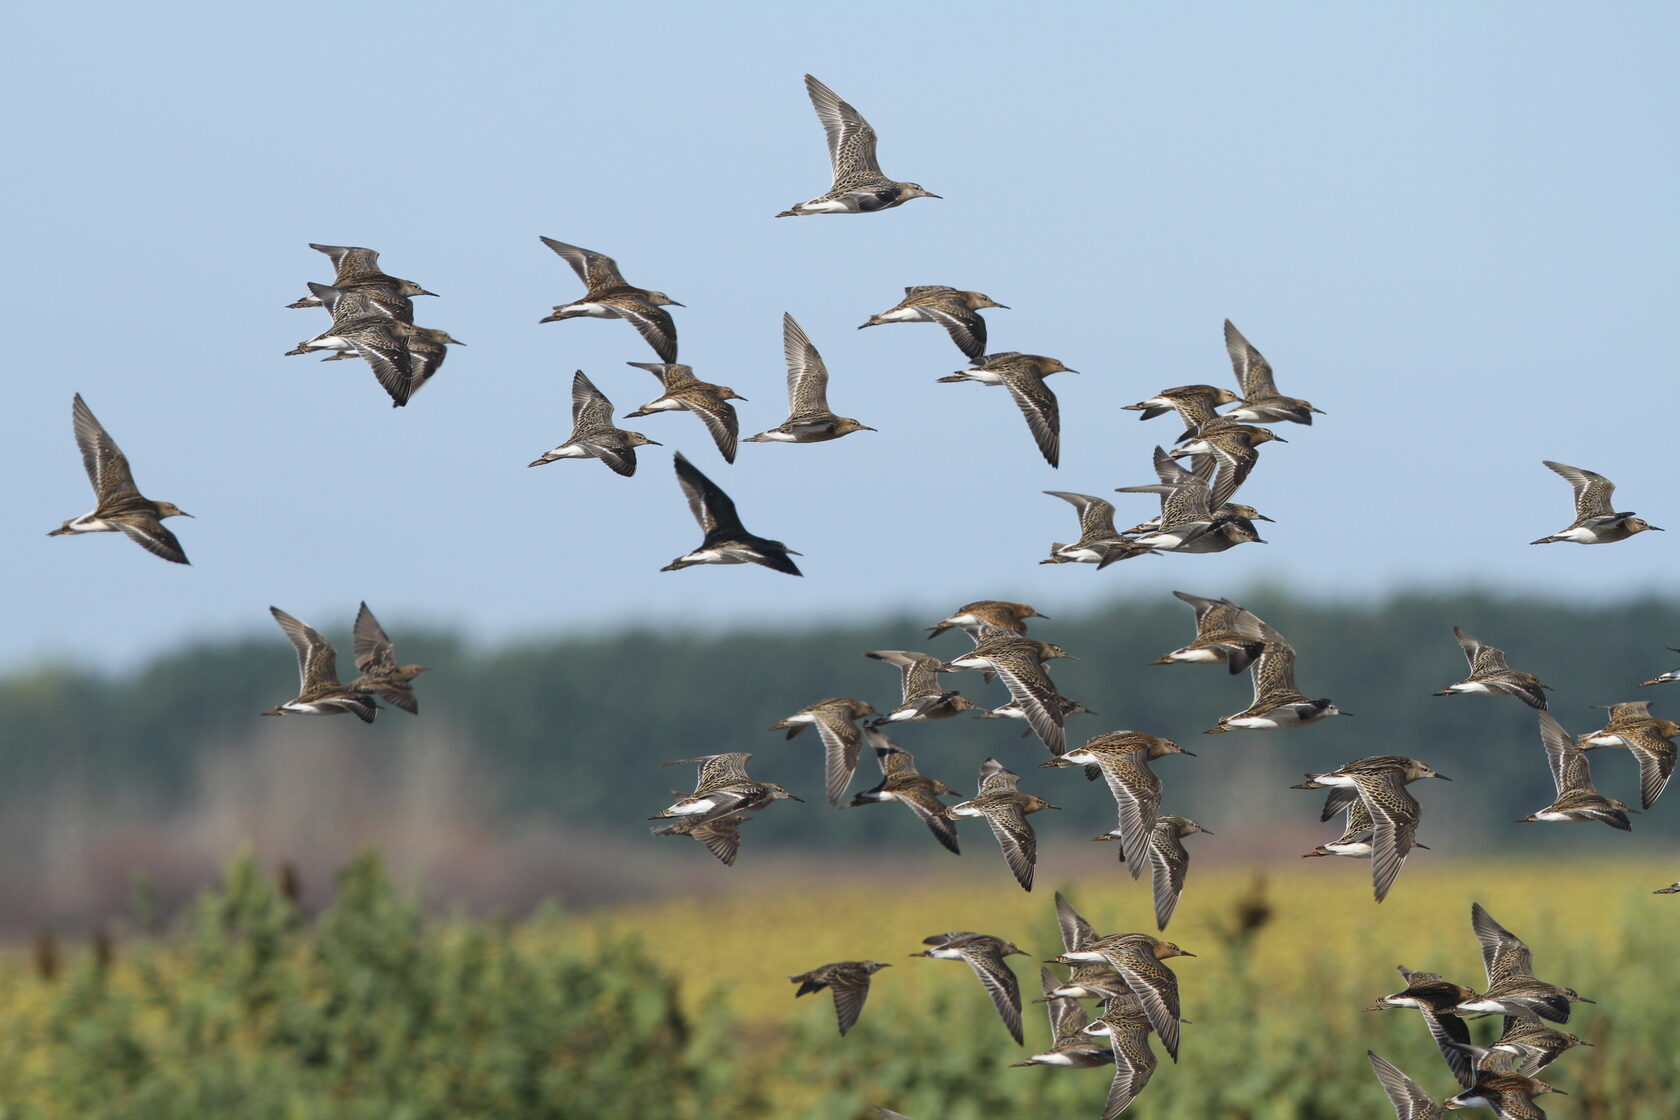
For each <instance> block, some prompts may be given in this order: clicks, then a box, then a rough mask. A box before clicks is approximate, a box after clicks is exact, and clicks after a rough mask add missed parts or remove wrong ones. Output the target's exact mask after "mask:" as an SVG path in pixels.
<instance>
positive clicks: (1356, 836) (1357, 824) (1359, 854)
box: [1301, 791, 1426, 859]
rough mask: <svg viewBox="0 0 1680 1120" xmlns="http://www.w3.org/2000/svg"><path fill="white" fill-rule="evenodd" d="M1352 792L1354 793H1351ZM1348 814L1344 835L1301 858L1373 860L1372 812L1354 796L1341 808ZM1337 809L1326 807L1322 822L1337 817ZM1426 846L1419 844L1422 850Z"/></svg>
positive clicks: (1343, 830) (1356, 795) (1343, 829)
mask: <svg viewBox="0 0 1680 1120" xmlns="http://www.w3.org/2000/svg"><path fill="white" fill-rule="evenodd" d="M1349 792H1352V791H1349ZM1340 809H1341V810H1342V811H1345V812H1346V813H1347V819H1346V823H1345V825H1344V827H1343V828H1342V834H1341V835H1340V836H1338V837H1336V839H1334V840H1332V841H1330V842H1329V843H1328V844H1320V845H1318V847H1316V848H1314V849H1313V850H1312V851H1310V852H1307V853H1305V854H1304V855H1302V856H1301V858H1302V859H1312V858H1314V857H1316V856H1347V857H1348V858H1350V859H1370V858H1371V833H1372V827H1371V810H1369V809H1367V808H1365V802H1363V801H1361V800H1359V795H1358V794H1354V795H1353V800H1351V801H1349V802H1346V803H1345V804H1342V805H1341V806H1340ZM1337 811H1338V810H1337V809H1334V808H1331V807H1330V806H1328V805H1327V806H1325V809H1324V816H1323V817H1321V818H1319V819H1320V820H1329V819H1330V818H1331V817H1333V816H1335V815H1336V813H1337ZM1425 846H1426V845H1423V844H1419V845H1418V847H1420V848H1422V847H1425Z"/></svg>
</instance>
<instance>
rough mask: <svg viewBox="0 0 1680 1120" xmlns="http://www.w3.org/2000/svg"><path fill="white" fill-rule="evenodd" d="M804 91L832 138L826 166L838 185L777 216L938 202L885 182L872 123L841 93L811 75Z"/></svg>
mask: <svg viewBox="0 0 1680 1120" xmlns="http://www.w3.org/2000/svg"><path fill="white" fill-rule="evenodd" d="M805 90H806V92H807V93H809V94H810V95H811V104H812V106H814V107H815V108H816V110H817V119H818V120H820V121H822V126H823V133H824V134H825V135H826V136H827V137H828V161H829V163H830V164H832V165H833V168H834V185H833V186H831V187H830V188H829V190H828V193H827V194H824V195H819V196H817V197H816V198H813V199H811V200H810V201H809V202H800V203H797V204H795V205H794V207H793V208H792V209H791V210H783V211H782V212H781V213H780V214H777V215H776V217H778V218H793V217H802V216H804V215H806V214H867V213H870V212H872V211H875V210H890V209H892V208H893V207H894V206H902V205H904V204H905V203H906V202H909V201H910V200H911V199H912V198H938V197H940V196H939V195H936V194H934V193H933V192H932V191H927V190H923V189H922V188H921V186H920V185H919V184H916V183H899V182H895V181H894V180H892V179H889V178H887V177H886V175H884V174H883V173H882V171H881V165H880V164H879V163H878V162H876V159H875V130H874V129H873V128H870V127H869V122H868V121H866V120H864V119H863V116H862V115H861V114H860V113H859V112H858V111H857V110H856V109H854V108H852V107H851V106H850V105H848V104H847V103H846V102H844V101H842V100H840V95H839V94H837V93H835V92H834V91H833V90H831V89H829V88H828V87H827V86H825V85H823V84H822V83H821V82H819V81H817V80H816V79H815V78H813V77H811V75H809V74H807V75H805Z"/></svg>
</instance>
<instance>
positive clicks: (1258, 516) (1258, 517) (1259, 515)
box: [1254, 513, 1277, 525]
mask: <svg viewBox="0 0 1680 1120" xmlns="http://www.w3.org/2000/svg"><path fill="white" fill-rule="evenodd" d="M1254 520H1256V521H1268V522H1271V524H1273V525H1276V524H1277V522H1276V521H1272V519H1271V518H1269V517H1267V516H1266V515H1265V514H1263V513H1257V514H1255V515H1254Z"/></svg>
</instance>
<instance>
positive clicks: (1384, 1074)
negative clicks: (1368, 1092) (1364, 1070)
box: [1365, 1050, 1441, 1120]
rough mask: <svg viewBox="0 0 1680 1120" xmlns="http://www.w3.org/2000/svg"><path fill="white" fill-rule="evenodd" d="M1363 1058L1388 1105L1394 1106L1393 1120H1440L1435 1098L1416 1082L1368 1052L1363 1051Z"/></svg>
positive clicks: (1439, 1110)
mask: <svg viewBox="0 0 1680 1120" xmlns="http://www.w3.org/2000/svg"><path fill="white" fill-rule="evenodd" d="M1365 1057H1366V1058H1367V1059H1369V1060H1370V1062H1371V1072H1373V1073H1375V1074H1376V1075H1377V1080H1378V1081H1380V1082H1381V1083H1382V1087H1383V1092H1385V1093H1387V1094H1388V1099H1389V1101H1390V1103H1392V1104H1393V1105H1394V1116H1395V1120H1441V1106H1440V1105H1438V1104H1436V1103H1435V1098H1433V1097H1431V1096H1430V1095H1429V1094H1428V1093H1425V1092H1424V1091H1423V1090H1422V1089H1420V1088H1418V1084H1417V1082H1415V1081H1413V1080H1412V1079H1411V1078H1409V1077H1407V1076H1406V1075H1405V1074H1403V1073H1401V1072H1400V1071H1399V1070H1398V1069H1396V1068H1394V1066H1393V1065H1392V1064H1390V1063H1389V1062H1387V1061H1384V1060H1383V1059H1382V1058H1379V1057H1377V1056H1376V1055H1375V1054H1373V1053H1372V1052H1371V1051H1369V1050H1367V1051H1365Z"/></svg>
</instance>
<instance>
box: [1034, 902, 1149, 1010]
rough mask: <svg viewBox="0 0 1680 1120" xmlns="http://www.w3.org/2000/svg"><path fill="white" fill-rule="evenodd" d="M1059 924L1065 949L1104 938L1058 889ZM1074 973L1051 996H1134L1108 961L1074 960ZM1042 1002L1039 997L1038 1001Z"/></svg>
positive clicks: (1071, 949) (1057, 914) (1074, 948)
mask: <svg viewBox="0 0 1680 1120" xmlns="http://www.w3.org/2000/svg"><path fill="white" fill-rule="evenodd" d="M1056 925H1057V927H1058V928H1059V929H1060V931H1061V935H1062V952H1063V953H1064V954H1066V953H1071V952H1073V951H1074V950H1076V949H1083V948H1084V947H1085V946H1087V945H1089V944H1091V943H1092V942H1094V941H1098V940H1100V938H1099V937H1098V936H1097V931H1096V930H1095V929H1093V928H1092V926H1091V923H1090V922H1088V921H1086V920H1085V919H1084V918H1083V917H1082V916H1081V915H1080V913H1079V911H1077V910H1075V909H1074V908H1073V903H1071V902H1069V901H1068V900H1067V898H1066V897H1065V896H1064V895H1063V894H1062V892H1061V891H1057V892H1056ZM1071 966H1072V972H1071V973H1070V974H1069V975H1068V978H1067V979H1066V980H1065V981H1063V982H1062V983H1060V984H1058V985H1056V988H1055V989H1054V990H1053V991H1051V992H1048V993H1046V996H1047V997H1061V996H1066V997H1068V998H1070V999H1105V1000H1106V999H1117V998H1127V997H1129V998H1136V997H1133V996H1132V991H1131V989H1130V988H1128V987H1126V982H1125V981H1124V980H1122V979H1120V974H1119V973H1117V972H1115V971H1114V969H1112V968H1110V967H1109V965H1108V962H1107V961H1104V960H1100V959H1099V960H1094V961H1073V962H1071ZM1034 1002H1035V1003H1036V1002H1039V1001H1037V1000H1035V1001H1034Z"/></svg>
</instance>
